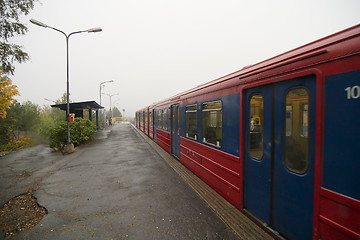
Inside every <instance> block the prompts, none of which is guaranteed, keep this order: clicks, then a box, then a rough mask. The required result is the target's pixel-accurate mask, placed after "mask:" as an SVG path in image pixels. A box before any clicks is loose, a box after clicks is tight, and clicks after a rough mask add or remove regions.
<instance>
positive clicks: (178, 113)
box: [177, 107, 180, 135]
mask: <svg viewBox="0 0 360 240" xmlns="http://www.w3.org/2000/svg"><path fill="white" fill-rule="evenodd" d="M177 118H178V119H177V121H178V129H177V131H178V132H177V134H178V135H180V107H178V108H177Z"/></svg>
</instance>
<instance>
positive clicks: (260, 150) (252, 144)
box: [249, 94, 264, 160]
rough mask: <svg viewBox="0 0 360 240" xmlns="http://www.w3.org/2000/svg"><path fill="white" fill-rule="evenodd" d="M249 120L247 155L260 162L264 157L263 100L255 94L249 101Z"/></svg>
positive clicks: (259, 95)
mask: <svg viewBox="0 0 360 240" xmlns="http://www.w3.org/2000/svg"><path fill="white" fill-rule="evenodd" d="M249 110H250V114H249V116H250V119H249V126H250V129H249V130H250V131H249V154H250V156H251V157H252V158H254V159H256V160H261V159H262V157H263V155H264V144H263V141H264V140H263V135H264V128H263V126H264V98H263V96H262V95H261V94H255V95H253V96H252V97H251V99H250V109H249Z"/></svg>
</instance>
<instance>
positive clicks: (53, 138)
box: [50, 118, 96, 149]
mask: <svg viewBox="0 0 360 240" xmlns="http://www.w3.org/2000/svg"><path fill="white" fill-rule="evenodd" d="M95 130H96V125H95V124H94V123H92V122H91V121H89V120H87V119H82V118H75V120H74V121H73V122H70V141H71V143H73V144H74V146H75V147H76V146H79V145H80V144H82V143H84V142H86V141H88V140H90V139H91V138H92V135H93V133H94V132H95ZM66 141H67V123H66V122H65V121H62V122H59V123H58V124H57V125H56V126H55V127H53V128H52V129H50V147H52V148H59V149H62V148H63V147H64V145H65V144H66Z"/></svg>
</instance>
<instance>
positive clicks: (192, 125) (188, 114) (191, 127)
mask: <svg viewBox="0 0 360 240" xmlns="http://www.w3.org/2000/svg"><path fill="white" fill-rule="evenodd" d="M185 134H186V137H188V138H193V139H195V140H197V105H196V104H193V105H187V106H186V107H185Z"/></svg>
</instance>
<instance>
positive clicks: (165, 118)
mask: <svg viewBox="0 0 360 240" xmlns="http://www.w3.org/2000/svg"><path fill="white" fill-rule="evenodd" d="M163 112H164V121H163V122H164V125H163V129H164V130H168V111H167V109H166V108H165V109H163Z"/></svg>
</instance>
